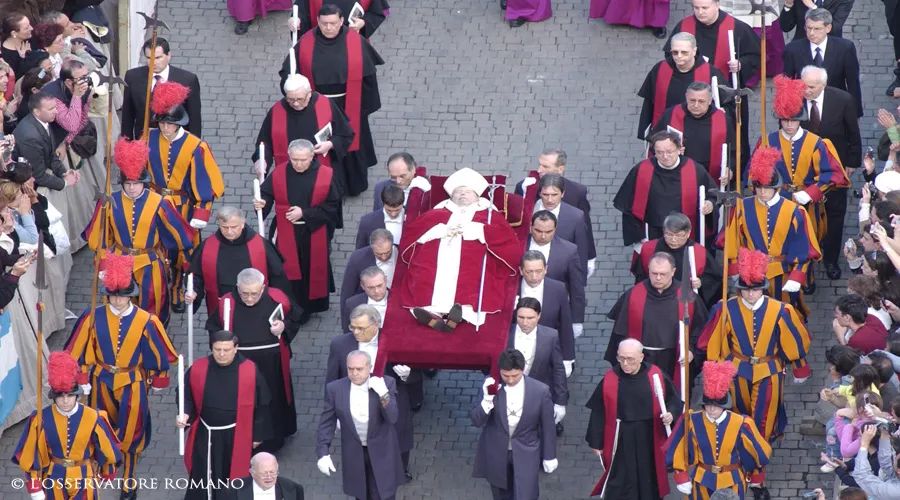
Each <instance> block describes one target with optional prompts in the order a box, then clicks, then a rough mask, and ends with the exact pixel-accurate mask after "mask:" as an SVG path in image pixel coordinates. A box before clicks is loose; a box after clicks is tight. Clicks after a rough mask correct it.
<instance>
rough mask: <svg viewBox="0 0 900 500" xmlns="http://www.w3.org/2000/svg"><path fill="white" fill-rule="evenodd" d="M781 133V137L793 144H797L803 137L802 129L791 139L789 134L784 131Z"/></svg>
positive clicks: (798, 129)
mask: <svg viewBox="0 0 900 500" xmlns="http://www.w3.org/2000/svg"><path fill="white" fill-rule="evenodd" d="M780 133H781V136H782V137H784V138H785V139H787V140H789V141H791V142H797V141H799V140H800V138H801V137H803V128H802V127H801V128H797V132H795V133H794V135H792V136H791V137H788V136H787V134H785V133H784V130H781V131H780Z"/></svg>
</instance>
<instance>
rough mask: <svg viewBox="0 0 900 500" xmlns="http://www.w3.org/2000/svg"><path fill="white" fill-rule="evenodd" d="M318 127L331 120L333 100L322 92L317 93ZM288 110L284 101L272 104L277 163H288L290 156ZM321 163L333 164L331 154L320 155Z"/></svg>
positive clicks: (273, 144) (273, 147) (273, 149)
mask: <svg viewBox="0 0 900 500" xmlns="http://www.w3.org/2000/svg"><path fill="white" fill-rule="evenodd" d="M316 96H317V97H316V104H315V112H316V127H318V128H317V131H318V130H322V127H324V126H325V125H327V124H328V123H329V122H331V102H330V101H329V100H328V98H327V97H325V96H324V95H322V94H316ZM287 128H288V125H287V110H286V109H285V108H284V104H283V103H282V101H278V102H276V103H275V105H274V106H272V154H273V155H274V156H275V164H276V165H278V164H280V163H286V162H287V161H288V160H289V159H290V158H288V152H287V151H288V144H289V143H290V141H289V140H288V133H287ZM320 158H321V159H320V160H319V163H321V164H322V165H325V166H326V167H330V166H331V156H329V155H320Z"/></svg>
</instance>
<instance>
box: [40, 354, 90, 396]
mask: <svg viewBox="0 0 900 500" xmlns="http://www.w3.org/2000/svg"><path fill="white" fill-rule="evenodd" d="M79 373H81V367H79V366H78V362H77V361H75V358H73V357H72V355H71V354H69V353H68V352H66V351H58V352H52V353H50V360H49V361H48V362H47V383H48V385H49V386H50V392H49V393H48V396H50V399H56V398H58V397H60V396H64V395H66V394H72V395H75V396H80V395H81V394H82V390H81V387H80V386H79V385H78V374H79ZM39 410H40V409H39Z"/></svg>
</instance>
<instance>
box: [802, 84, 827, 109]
mask: <svg viewBox="0 0 900 500" xmlns="http://www.w3.org/2000/svg"><path fill="white" fill-rule="evenodd" d="M814 101H815V103H816V104H818V105H819V113H821V112H822V103H824V102H825V89H824V88H823V89H822V91H821V92H819V96H818V97H816V98H815V99H807V100H806V105H807V106H812V103H813V102H814Z"/></svg>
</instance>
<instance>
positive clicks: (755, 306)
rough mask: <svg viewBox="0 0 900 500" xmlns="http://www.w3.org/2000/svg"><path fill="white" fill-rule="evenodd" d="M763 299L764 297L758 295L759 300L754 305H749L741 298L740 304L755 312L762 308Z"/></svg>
mask: <svg viewBox="0 0 900 500" xmlns="http://www.w3.org/2000/svg"><path fill="white" fill-rule="evenodd" d="M764 298H765V296H764V295H760V296H759V300H757V301H756V304H751V303H749V302H747V301H746V300H745V299H744V298H743V297H741V302H742V303H743V304H744V306H746V307H747V309H750V310H751V311H756V310H757V309H759V308H760V307H762V305H763V299H764Z"/></svg>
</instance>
